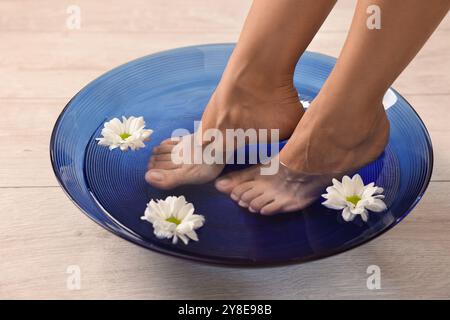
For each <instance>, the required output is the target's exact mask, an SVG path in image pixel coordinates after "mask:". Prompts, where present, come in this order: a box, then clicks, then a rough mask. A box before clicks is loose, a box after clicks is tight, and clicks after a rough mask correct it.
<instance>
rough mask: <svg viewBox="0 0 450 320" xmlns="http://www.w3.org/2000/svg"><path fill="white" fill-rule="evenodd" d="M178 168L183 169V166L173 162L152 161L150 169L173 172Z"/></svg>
mask: <svg viewBox="0 0 450 320" xmlns="http://www.w3.org/2000/svg"><path fill="white" fill-rule="evenodd" d="M177 168H181V164H176V163H173V162H172V161H150V165H149V168H148V169H149V170H150V169H163V170H173V169H177Z"/></svg>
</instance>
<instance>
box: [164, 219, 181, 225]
mask: <svg viewBox="0 0 450 320" xmlns="http://www.w3.org/2000/svg"><path fill="white" fill-rule="evenodd" d="M166 221H167V222H171V223H175V224H176V225H179V224H180V223H181V221H180V220H178V219H177V218H175V217H170V218H167V219H166Z"/></svg>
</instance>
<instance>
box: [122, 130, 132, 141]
mask: <svg viewBox="0 0 450 320" xmlns="http://www.w3.org/2000/svg"><path fill="white" fill-rule="evenodd" d="M120 137H121V138H122V140H125V139H127V138H129V137H131V134H129V133H126V132H125V133H122V134H120Z"/></svg>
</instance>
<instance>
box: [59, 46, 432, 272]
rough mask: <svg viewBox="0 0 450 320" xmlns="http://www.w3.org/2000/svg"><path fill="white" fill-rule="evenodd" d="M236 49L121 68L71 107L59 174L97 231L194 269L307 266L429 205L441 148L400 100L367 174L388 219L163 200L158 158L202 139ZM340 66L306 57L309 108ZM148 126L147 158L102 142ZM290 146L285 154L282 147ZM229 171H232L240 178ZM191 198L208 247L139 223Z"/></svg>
mask: <svg viewBox="0 0 450 320" xmlns="http://www.w3.org/2000/svg"><path fill="white" fill-rule="evenodd" d="M233 47H234V46H233V45H232V44H221V45H203V46H194V47H187V48H181V49H176V50H170V51H166V52H162V53H158V54H154V55H150V56H147V57H144V58H141V59H138V60H135V61H131V62H129V63H127V64H125V65H123V66H120V67H118V68H116V69H114V70H112V71H110V72H108V73H106V74H105V75H103V76H101V77H100V78H98V79H96V80H94V81H93V82H91V83H90V84H88V85H87V86H86V87H85V88H84V89H83V90H81V91H80V92H79V93H78V94H77V95H76V96H75V97H74V98H73V99H72V100H71V101H70V102H69V104H68V105H67V107H66V108H65V110H64V111H63V113H62V114H61V116H60V118H59V119H58V121H57V123H56V125H55V128H54V132H53V135H52V140H51V146H50V151H51V159H52V164H53V168H54V171H55V174H56V176H57V178H58V180H59V182H60V184H61V185H62V187H63V188H64V190H65V191H66V193H67V194H68V196H69V197H70V198H71V199H72V200H73V201H74V202H75V203H76V204H77V205H78V207H79V208H80V209H81V210H82V211H83V212H85V213H86V214H87V215H88V216H89V217H90V218H92V219H93V220H94V221H95V222H97V223H99V224H100V225H102V226H103V227H105V228H106V229H108V230H110V231H112V232H114V233H115V234H117V235H119V236H121V237H123V238H125V239H128V240H131V241H133V242H134V243H137V244H139V245H142V246H144V247H147V248H150V249H153V250H156V251H159V252H163V253H168V254H171V255H175V256H179V257H185V258H190V259H194V260H199V261H204V262H212V263H222V264H234V265H236V264H238V265H251V266H252V265H253V266H261V265H271V264H284V263H290V262H304V261H309V260H314V259H318V258H322V257H326V256H329V255H333V254H336V253H339V252H342V251H345V250H348V249H350V248H353V247H355V246H358V245H361V244H363V243H365V242H367V241H368V240H370V239H373V238H374V237H376V236H378V235H380V234H381V233H383V232H384V231H386V230H388V229H390V228H391V227H393V226H394V225H396V224H397V223H398V222H399V221H400V220H402V219H403V218H404V217H405V216H406V215H407V214H408V213H409V212H410V211H411V209H412V208H413V207H414V206H415V205H416V204H417V202H418V201H419V200H420V198H421V196H422V195H423V193H424V191H425V189H426V187H427V185H428V182H429V179H430V176H431V171H432V163H433V159H432V147H431V142H430V139H429V136H428V133H427V131H426V129H425V127H424V125H423V123H422V121H421V120H420V119H419V117H418V116H417V114H416V113H415V112H414V110H413V109H412V108H411V106H410V105H409V104H408V103H407V101H406V100H405V99H403V98H402V97H401V96H400V95H398V93H396V95H397V97H398V100H397V102H396V103H395V105H393V106H392V107H391V108H389V109H388V110H387V113H388V117H389V120H390V123H391V135H390V140H389V145H388V146H387V148H386V150H385V152H384V153H383V154H382V155H381V156H380V158H379V159H378V160H377V161H375V162H374V163H372V164H370V165H368V166H367V167H365V168H363V169H361V170H360V174H361V175H362V177H363V180H364V182H365V183H369V182H372V181H374V182H375V183H376V184H377V185H379V186H382V187H383V188H385V190H386V191H385V194H386V202H387V204H388V207H389V209H388V211H386V212H384V213H371V214H370V218H369V221H368V223H367V224H365V223H363V222H362V221H361V220H360V219H359V218H357V219H356V220H355V221H354V222H351V223H346V222H344V221H343V220H342V218H341V217H340V213H339V212H338V211H334V210H329V209H326V208H325V207H323V206H321V205H320V201H318V202H317V203H315V204H314V205H312V206H311V207H309V208H307V209H306V210H303V211H299V212H296V213H288V214H281V215H277V216H273V217H263V216H260V215H257V214H252V213H250V212H248V211H247V210H246V209H242V208H240V207H239V206H237V205H236V204H235V203H234V202H233V201H232V200H231V199H229V198H228V197H227V196H225V195H223V194H221V193H219V192H217V191H216V190H215V189H214V186H213V185H212V183H209V184H205V185H200V186H188V187H182V188H178V189H175V190H171V191H169V192H164V191H159V190H157V189H154V188H152V187H151V186H149V185H147V184H146V183H145V181H144V174H145V171H146V166H147V161H148V159H149V157H150V154H151V149H152V148H153V147H154V146H156V145H158V144H159V143H160V142H161V141H162V140H164V139H166V138H167V137H170V136H171V133H172V131H173V130H174V129H177V128H186V129H188V130H190V131H193V121H194V120H199V119H200V118H201V114H202V112H203V109H204V107H205V105H206V103H207V102H208V100H209V97H210V95H211V94H212V92H213V90H214V89H215V87H216V85H217V83H218V81H219V80H220V77H221V74H222V72H223V69H224V67H225V65H226V62H227V60H228V57H229V55H230V53H231V51H232V49H233ZM334 62H335V59H334V58H331V57H328V56H324V55H321V54H317V53H312V52H307V53H305V54H304V55H303V56H302V58H301V59H300V61H299V63H298V66H297V69H296V72H295V85H296V87H297V89H298V91H299V93H300V96H301V97H302V99H304V100H312V99H313V98H314V97H315V96H316V95H317V93H318V91H319V90H320V88H321V86H322V84H323V82H324V81H325V79H326V78H327V76H328V74H329V73H330V71H331V69H332V68H333V65H334ZM122 115H125V116H131V115H134V116H144V117H145V119H146V122H147V127H149V128H151V129H153V130H154V134H153V135H152V140H151V141H150V142H148V143H147V146H146V148H144V149H141V150H140V151H137V152H131V151H130V152H126V153H123V152H120V151H119V150H114V151H109V150H108V149H107V148H104V147H100V146H98V145H97V143H96V141H95V138H97V137H99V136H100V131H101V128H102V126H103V123H104V122H105V121H108V120H110V119H112V118H114V117H121V116H122ZM283 145H284V144H283V143H282V144H281V147H282V146H283ZM240 168H241V167H239V166H229V167H227V168H226V171H229V170H236V169H240ZM181 194H183V195H185V196H186V198H187V200H188V201H189V202H193V203H194V205H195V208H196V212H197V213H199V214H203V215H204V216H205V217H206V223H205V226H204V227H203V228H201V229H200V230H198V235H199V238H200V241H199V242H190V243H189V245H187V246H186V245H184V244H183V243H179V244H177V245H172V244H171V242H170V241H169V240H160V239H157V238H156V237H155V236H154V235H153V229H152V226H151V225H150V224H149V223H146V222H143V221H141V220H140V217H141V216H142V215H143V212H144V210H145V207H146V203H147V202H148V201H149V200H150V199H151V198H154V199H158V198H165V197H166V196H167V195H181Z"/></svg>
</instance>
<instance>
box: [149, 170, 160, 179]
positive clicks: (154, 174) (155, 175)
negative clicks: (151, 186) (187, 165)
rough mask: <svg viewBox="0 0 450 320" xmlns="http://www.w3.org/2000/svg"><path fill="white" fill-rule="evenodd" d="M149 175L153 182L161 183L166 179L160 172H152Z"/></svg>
mask: <svg viewBox="0 0 450 320" xmlns="http://www.w3.org/2000/svg"><path fill="white" fill-rule="evenodd" d="M148 175H149V177H150V179H152V180H156V181H161V180H163V179H164V175H163V174H162V173H160V172H155V171H150V173H149V174H148Z"/></svg>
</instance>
